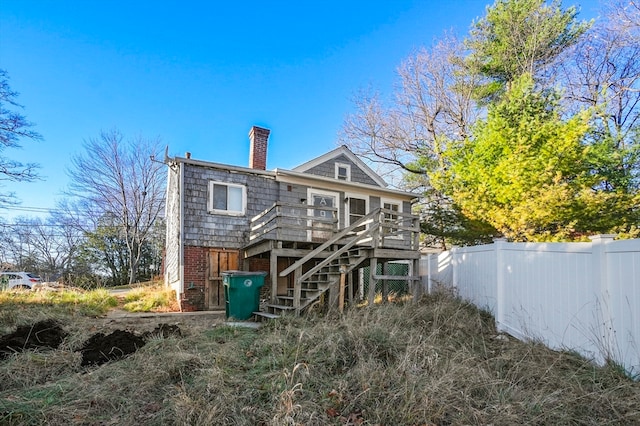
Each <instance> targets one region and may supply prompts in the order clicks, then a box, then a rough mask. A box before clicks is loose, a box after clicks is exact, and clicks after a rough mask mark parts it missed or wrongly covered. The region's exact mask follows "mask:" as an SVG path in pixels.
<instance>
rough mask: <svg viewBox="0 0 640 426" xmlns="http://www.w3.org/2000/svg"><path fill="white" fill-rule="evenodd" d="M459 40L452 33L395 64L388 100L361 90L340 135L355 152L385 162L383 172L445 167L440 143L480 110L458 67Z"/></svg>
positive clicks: (458, 134) (455, 136)
mask: <svg viewBox="0 0 640 426" xmlns="http://www.w3.org/2000/svg"><path fill="white" fill-rule="evenodd" d="M462 49H463V46H462V44H461V43H460V42H459V41H458V40H457V39H455V38H454V37H452V36H449V37H446V38H444V39H443V40H441V41H439V42H437V43H436V44H435V45H434V46H433V47H432V48H431V49H422V50H420V51H418V52H417V53H416V54H415V55H413V56H411V57H409V58H408V59H407V60H406V61H404V62H403V63H402V64H401V66H400V67H399V68H398V77H399V84H398V85H397V87H396V90H395V97H394V98H393V100H392V102H391V104H390V105H384V104H383V102H382V101H381V99H380V96H379V95H377V94H376V95H372V96H369V95H366V94H360V95H359V96H358V97H357V98H356V99H355V100H354V103H355V107H356V112H355V113H353V114H351V115H349V116H347V118H346V121H345V123H344V125H343V129H342V136H341V140H342V142H343V143H344V144H346V145H347V146H349V147H350V148H351V150H352V151H354V152H355V153H356V154H358V155H360V156H362V157H364V158H366V159H368V160H369V161H371V162H373V163H377V164H379V165H383V167H382V170H383V174H387V173H393V172H395V171H397V170H402V171H406V172H410V173H414V174H422V175H425V174H427V173H428V172H430V171H431V170H433V169H434V168H435V167H443V164H444V163H443V158H442V152H443V144H446V143H447V142H449V141H460V140H463V139H464V137H465V136H466V135H467V134H468V132H469V126H471V125H472V124H473V123H474V121H475V119H476V116H477V114H478V110H477V109H476V106H475V103H474V102H473V100H472V97H471V92H472V89H473V87H474V82H473V81H471V80H470V79H471V78H473V77H469V76H468V73H465V72H462V71H463V68H464V64H463V62H462V60H461V59H460V58H461V57H462V53H463V50H462Z"/></svg>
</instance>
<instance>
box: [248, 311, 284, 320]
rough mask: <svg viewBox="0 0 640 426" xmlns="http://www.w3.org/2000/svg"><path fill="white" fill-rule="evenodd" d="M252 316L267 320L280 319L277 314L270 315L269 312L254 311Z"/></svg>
mask: <svg viewBox="0 0 640 426" xmlns="http://www.w3.org/2000/svg"><path fill="white" fill-rule="evenodd" d="M252 314H253V315H255V316H257V317H262V318H267V319H276V318H280V315H278V314H270V313H269V312H262V311H254V312H252Z"/></svg>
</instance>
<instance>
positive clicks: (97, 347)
mask: <svg viewBox="0 0 640 426" xmlns="http://www.w3.org/2000/svg"><path fill="white" fill-rule="evenodd" d="M145 343H147V342H146V340H144V339H143V338H142V337H139V336H136V335H135V334H133V333H130V332H128V331H123V330H116V331H114V332H113V333H111V334H107V335H104V334H103V333H97V334H94V335H93V336H91V337H90V338H89V340H87V342H86V343H85V345H84V346H83V347H82V349H80V353H82V363H81V364H80V365H101V364H104V363H105V362H109V361H112V360H116V359H121V358H124V357H125V356H127V355H129V354H132V353H134V352H135V351H137V350H138V349H140V348H141V347H143V346H144V345H145Z"/></svg>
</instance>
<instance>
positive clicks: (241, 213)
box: [207, 180, 247, 216]
mask: <svg viewBox="0 0 640 426" xmlns="http://www.w3.org/2000/svg"><path fill="white" fill-rule="evenodd" d="M214 185H224V186H226V187H227V202H228V201H229V188H240V189H241V190H242V211H239V210H229V209H227V210H222V209H214V208H213V188H214ZM207 211H208V212H209V213H212V214H223V215H227V216H244V215H245V214H246V213H247V187H246V186H245V185H242V184H238V183H231V182H220V181H216V180H210V181H209V191H208V199H207Z"/></svg>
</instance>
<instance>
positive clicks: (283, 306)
mask: <svg viewBox="0 0 640 426" xmlns="http://www.w3.org/2000/svg"><path fill="white" fill-rule="evenodd" d="M266 306H267V308H272V309H279V310H281V311H292V310H294V309H295V308H294V307H293V306H285V305H272V304H267V305H266Z"/></svg>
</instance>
